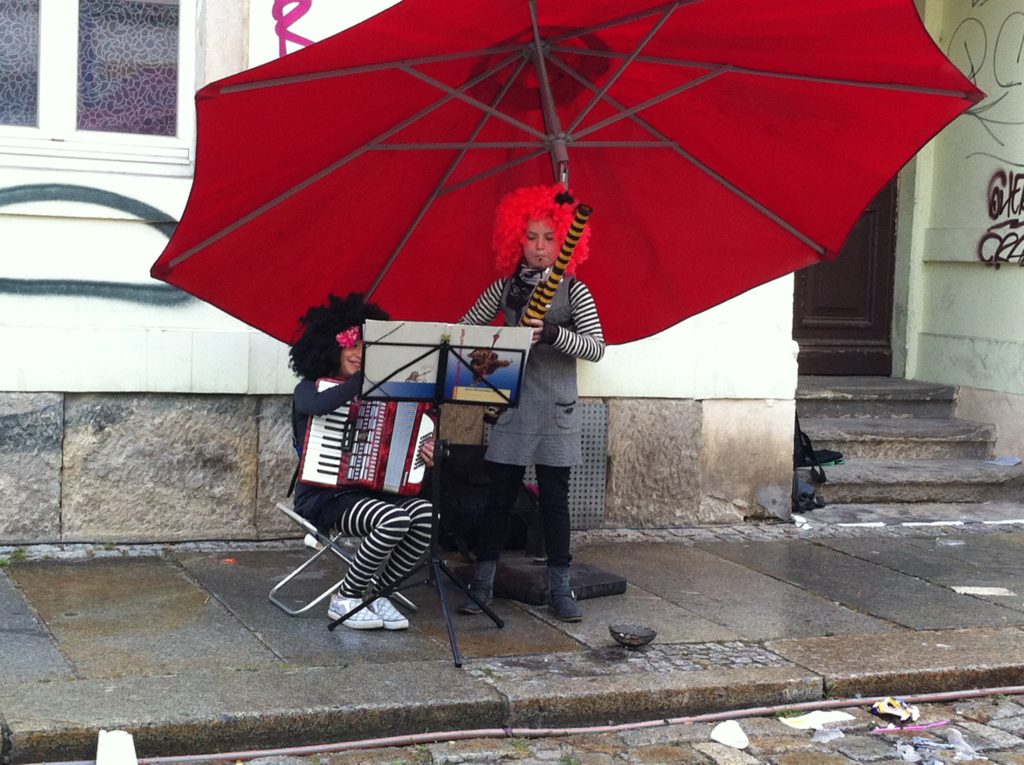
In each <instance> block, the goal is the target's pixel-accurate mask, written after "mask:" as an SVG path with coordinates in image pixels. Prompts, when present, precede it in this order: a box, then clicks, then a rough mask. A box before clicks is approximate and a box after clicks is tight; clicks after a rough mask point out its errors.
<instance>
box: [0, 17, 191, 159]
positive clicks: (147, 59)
mask: <svg viewBox="0 0 1024 765" xmlns="http://www.w3.org/2000/svg"><path fill="white" fill-rule="evenodd" d="M195 5H196V3H195V0H0V164H7V165H12V164H13V165H23V166H32V167H58V168H64V167H74V168H82V169H100V170H102V169H110V170H122V171H124V170H131V169H138V170H142V171H144V172H153V171H154V170H155V171H157V172H160V170H159V169H158V168H160V167H162V168H163V172H166V173H169V174H185V173H188V172H190V166H191V161H192V141H193V133H194V129H195V128H194V125H195V118H194V115H193V106H192V99H193V96H194V93H195V67H194V56H195V43H194V39H195ZM111 163H113V164H111ZM125 163H128V164H127V165H126V164H125ZM154 165H155V166H156V167H153V166H154ZM143 166H145V167H143Z"/></svg>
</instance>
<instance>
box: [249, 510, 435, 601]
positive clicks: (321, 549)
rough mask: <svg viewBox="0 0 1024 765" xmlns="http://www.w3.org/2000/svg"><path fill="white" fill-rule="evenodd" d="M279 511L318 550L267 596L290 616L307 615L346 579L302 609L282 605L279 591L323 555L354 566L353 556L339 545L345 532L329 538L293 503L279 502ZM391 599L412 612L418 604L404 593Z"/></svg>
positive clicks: (332, 586)
mask: <svg viewBox="0 0 1024 765" xmlns="http://www.w3.org/2000/svg"><path fill="white" fill-rule="evenodd" d="M277 509H278V510H280V511H281V512H282V513H284V514H285V515H287V516H288V517H289V518H290V519H291V520H292V522H293V523H295V524H297V525H298V526H299V527H300V528H301V529H302V530H303V531H304V532H305V533H306V535H307V536H308V537H312V538H313V539H314V540H316V544H317V545H318V549H317V550H316V552H315V553H313V555H311V556H310V557H309V558H307V559H306V560H305V561H304V562H303V563H302V565H300V566H299V567H298V568H296V569H295V570H294V571H292V572H291V573H290V574H288V575H287V576H286V577H285V578H284V579H282V580H281V581H280V582H278V583H277V584H276V585H274V589H272V590H271V591H270V594H269V595H268V596H267V597H268V598H269V599H270V602H271V603H273V604H274V605H275V606H277V607H278V608H280V609H281V610H282V611H284V612H285V613H286V614H288V615H289V616H298V615H299V614H303V613H305V612H306V611H308V610H309V609H311V608H313V606H315V605H317V604H318V603H320V602H322V601H324V600H326V599H327V598H329V597H330V596H331V595H332V594H334V593H335V592H336V591H337V590H338V587H339V586H341V583H342V581H344V579H345V577H342V578H341V579H339V580H338V581H337V582H335V583H334V584H332V585H331V586H330V587H328V588H327V589H326V590H324V591H323V592H322V593H320V594H319V595H317V596H316V597H315V598H314V599H313V600H311V601H309V602H308V603H306V605H304V606H302V607H301V608H289V607H288V606H287V605H286V604H284V603H282V602H281V601H280V600H279V599H278V598H277V592H278V590H280V589H281V588H282V587H284V586H285V585H286V584H288V582H290V581H291V580H292V579H294V578H295V577H297V576H298V575H299V574H301V573H302V572H303V571H305V570H306V569H307V568H309V567H310V566H311V565H313V564H314V563H315V562H316V561H317V560H319V559H320V557H321V556H322V555H325V554H327V553H328V552H332V553H334V554H335V555H336V556H337V557H339V558H341V559H342V560H343V561H345V563H346V565H351V564H352V556H351V555H349V554H348V552H347V551H346V550H344V549H343V548H342V547H341V546H340V545H339V544H338V540H339V539H341V538H342V537H343V536H345V534H344V532H340V531H339V532H338V533H337V534H335V535H334V536H327V535H326V534H324V533H322V532H321V531H320V530H319V529H318V528H317V527H316V526H314V525H313V524H312V523H310V522H309V521H307V520H306V519H305V518H303V517H302V516H301V515H299V514H298V513H296V512H295V510H293V509H292V506H291V503H289V502H278V503H277ZM391 597H392V598H394V599H395V600H397V601H398V602H399V603H401V604H402V605H404V606H405V607H406V608H409V609H411V610H412V611H415V610H416V604H415V603H413V602H412V601H411V600H409V599H408V598H407V597H405V595H403V594H402V593H400V592H396V593H394V594H392V595H391Z"/></svg>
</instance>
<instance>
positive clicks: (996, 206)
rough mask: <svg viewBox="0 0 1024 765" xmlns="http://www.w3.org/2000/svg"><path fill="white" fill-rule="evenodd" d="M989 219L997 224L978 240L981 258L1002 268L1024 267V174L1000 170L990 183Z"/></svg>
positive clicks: (984, 261)
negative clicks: (1014, 265)
mask: <svg viewBox="0 0 1024 765" xmlns="http://www.w3.org/2000/svg"><path fill="white" fill-rule="evenodd" d="M988 217H989V218H990V219H991V220H993V221H995V222H994V223H993V224H992V225H991V226H989V229H988V231H986V232H985V235H984V236H982V237H981V239H980V240H979V241H978V259H979V260H981V261H982V262H983V263H988V264H989V265H990V266H993V267H995V268H999V266H1000V265H1001V264H1003V263H1016V264H1018V265H1022V266H1024V173H1019V172H1014V171H1013V170H1006V169H1003V170H997V171H996V172H995V174H993V176H992V179H991V180H990V181H989V182H988Z"/></svg>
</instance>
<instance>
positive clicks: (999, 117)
mask: <svg viewBox="0 0 1024 765" xmlns="http://www.w3.org/2000/svg"><path fill="white" fill-rule="evenodd" d="M983 4H984V3H981V2H975V3H973V4H972V7H977V6H980V5H983ZM946 53H947V55H948V56H949V58H950V60H951V61H952V62H953V63H954V64H955V65H956V66H957V67H958V68H959V69H960V71H962V72H963V73H964V74H965V75H967V78H968V79H970V80H971V82H973V83H974V84H975V85H977V86H978V87H980V88H981V89H982V90H984V91H986V92H987V93H988V97H987V98H986V99H985V100H984V101H982V102H981V103H979V104H977V105H975V106H972V107H971V108H970V109H968V110H967V112H966V113H967V114H968V115H970V116H971V117H973V118H974V119H976V120H977V121H978V124H980V125H981V127H982V129H984V130H985V132H986V133H988V135H989V137H990V138H991V139H992V141H993V143H994V144H995V146H996V147H997V148H995V149H994V151H992V152H989V151H976V152H973V153H971V154H969V155H968V157H975V156H986V157H991V158H993V159H997V160H999V161H1001V162H1003V163H1004V164H1008V165H1016V166H1022V163H1021V162H1019V161H1014V158H1011V157H1008V156H1006V153H1005V151H1004V150H1005V149H1006V147H1007V143H1008V136H1007V133H1008V132H1009V131H1010V130H1013V129H1015V128H1017V127H1019V126H1021V125H1024V120H1021V119H1020V113H1021V112H1020V108H1019V106H1018V104H1019V102H1020V99H1021V98H1022V97H1024V87H1022V86H1024V12H1021V11H1013V12H1011V13H1009V14H1007V15H1006V16H1005V17H1003V18H1002V20H1000V21H998V22H995V21H991V22H989V23H988V24H986V23H984V22H982V21H981V20H980V19H979V18H977V17H975V16H969V17H967V18H965V19H964V20H963V21H961V22H960V24H959V25H958V26H957V28H956V29H955V30H954V31H953V34H952V36H951V37H950V40H949V46H948V48H947V51H946Z"/></svg>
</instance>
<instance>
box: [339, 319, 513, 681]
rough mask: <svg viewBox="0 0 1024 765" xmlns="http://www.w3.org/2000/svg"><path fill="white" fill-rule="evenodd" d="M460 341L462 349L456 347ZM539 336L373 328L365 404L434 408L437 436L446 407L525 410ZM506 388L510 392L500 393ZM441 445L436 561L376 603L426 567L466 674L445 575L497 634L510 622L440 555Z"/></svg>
mask: <svg viewBox="0 0 1024 765" xmlns="http://www.w3.org/2000/svg"><path fill="white" fill-rule="evenodd" d="M453 335H455V339H456V340H457V341H458V344H453V343H452V339H453ZM532 335H533V330H532V328H530V327H483V326H470V325H445V324H436V323H427V322H378V321H367V322H366V327H365V328H364V333H363V337H364V343H363V369H364V381H363V392H362V397H363V398H364V399H367V400H388V401H395V400H399V401H429V402H430V404H431V408H430V413H431V416H432V417H433V418H434V423H435V433H439V432H440V429H441V404H445V403H448V404H460V405H475V406H484V405H489V404H500V405H502V406H516V405H517V404H518V403H519V391H520V389H521V386H522V381H523V375H524V374H525V371H526V357H527V354H528V352H529V348H530V345H531V342H532ZM371 338H375V339H371ZM473 341H480V342H473ZM487 341H489V342H487ZM499 343H500V344H499ZM481 352H483V356H481V355H480V354H481ZM488 369H489V370H490V371H487V370H488ZM381 373H383V374H381ZM431 374H433V377H432V378H431ZM491 378H494V379H491ZM460 383H467V384H466V385H461V384H460ZM499 384H500V385H502V386H503V387H499ZM435 444H436V445H435V448H434V467H433V471H432V474H431V500H432V509H431V523H430V526H431V529H430V549H429V558H428V559H427V560H426V561H424V562H423V563H421V564H419V565H418V566H416V568H414V569H413V570H412V571H410V572H409V573H407V574H406V575H405V576H403V577H402V578H401V579H399V580H398V581H397V582H394V583H392V584H391V585H389V586H388V587H386V588H384V589H383V590H382V591H381V592H379V593H377V595H376V597H388V596H390V595H391V594H392V593H394V592H395V591H396V590H399V589H401V586H402V585H403V584H404V583H405V582H406V581H408V580H409V579H410V578H411V577H412V576H413V575H415V574H416V573H417V572H418V571H420V570H421V569H423V568H424V567H427V579H426V580H425V581H424V582H423V584H426V585H428V586H430V585H432V586H434V587H435V589H436V590H437V595H438V599H439V600H440V602H441V611H442V613H443V614H444V619H445V625H446V626H447V629H448V641H449V643H450V645H451V649H452V658H453V659H454V662H455V666H456V667H462V653H461V652H460V650H459V641H458V636H457V634H456V632H455V623H454V621H453V620H452V615H451V611H450V610H449V607H448V598H447V595H446V593H445V588H444V582H443V581H442V579H441V574H444V575H445V576H447V577H448V579H450V580H451V581H452V582H453V583H455V584H456V585H457V586H458V587H459V589H460V590H462V592H463V593H464V594H465V595H466V596H468V597H469V598H470V599H471V600H472V601H473V602H474V603H476V604H477V605H478V606H480V609H481V610H482V611H483V612H484V613H485V614H487V616H488V617H489V618H490V619H491V621H492V622H494V624H495V626H496V627H498V628H499V629H500V628H502V627H504V626H505V622H504V621H503V620H502V619H501V617H499V616H498V615H497V614H496V613H494V611H492V610H491V608H490V606H488V605H487V604H486V603H482V602H480V600H478V599H477V597H476V596H475V595H474V594H473V593H472V592H471V591H470V589H469V587H468V586H466V585H464V584H463V583H462V581H461V580H460V579H459V578H458V577H457V576H456V575H455V573H454V572H453V571H452V570H451V569H450V568H449V567H448V564H447V563H445V561H444V559H443V558H442V556H441V547H440V543H439V541H438V521H439V519H440V514H441V475H442V470H443V469H444V458H445V455H446V452H447V448H448V442H447V441H441V440H435ZM371 602H372V600H364V601H363V602H362V603H360V604H359V605H358V606H356V607H355V608H353V609H352V610H350V611H349V612H348V613H346V614H343V615H342V616H341V617H339V618H338V619H334V620H332V621H331V622H330V623H329V624H328V625H327V629H329V630H331V631H333V630H334V629H335V628H337V626H338V625H339V624H341V623H342V622H343V621H345V620H346V619H348V618H349V617H350V616H351V615H352V614H354V613H357V612H358V611H360V610H362V609H363V608H366V607H367V606H368V605H369V604H370V603H371Z"/></svg>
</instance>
